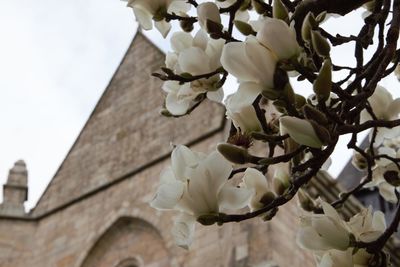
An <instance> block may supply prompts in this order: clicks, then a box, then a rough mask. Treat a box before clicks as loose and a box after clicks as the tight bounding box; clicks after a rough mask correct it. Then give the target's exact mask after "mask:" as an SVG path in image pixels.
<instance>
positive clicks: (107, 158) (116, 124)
mask: <svg viewBox="0 0 400 267" xmlns="http://www.w3.org/2000/svg"><path fill="white" fill-rule="evenodd" d="M163 63H164V54H163V53H162V52H161V51H160V50H159V49H157V48H156V47H155V46H154V45H153V44H152V43H151V42H150V41H149V40H148V39H147V38H146V37H144V36H143V35H142V34H141V33H138V34H137V35H136V37H135V38H134V40H133V41H132V44H131V46H130V47H129V49H128V51H127V53H126V55H125V57H124V59H123V60H122V62H121V64H120V66H119V67H118V69H117V71H116V72H115V74H114V76H113V78H112V80H111V82H110V84H109V85H108V87H107V88H106V90H105V92H104V94H103V96H102V97H101V99H100V101H99V102H98V104H97V106H96V107H95V109H94V111H93V113H92V114H91V116H90V118H89V120H88V121H87V123H86V125H85V126H84V128H83V130H82V131H81V133H80V135H79V137H78V138H77V140H76V141H75V143H74V145H73V146H72V148H71V150H70V151H69V153H68V155H67V157H66V158H65V160H64V162H63V163H62V164H61V166H60V168H59V169H58V171H57V173H56V174H55V176H54V178H53V179H52V181H51V182H50V184H49V186H48V187H47V189H46V191H45V193H44V194H43V195H42V197H41V199H40V200H39V202H38V205H37V206H36V208H35V209H34V210H33V214H34V215H38V216H39V215H41V214H44V213H46V212H48V211H50V210H53V209H57V208H59V207H60V206H63V205H66V204H67V203H71V202H74V201H75V200H77V199H79V198H80V197H82V196H84V195H85V194H90V193H91V192H94V191H96V190H98V189H99V188H102V187H104V186H105V185H107V184H110V183H112V182H113V181H116V180H118V179H121V178H122V177H124V176H127V175H129V173H132V172H134V171H135V170H140V169H141V168H144V167H145V166H146V165H148V164H149V163H151V162H155V161H157V159H160V158H165V157H166V156H167V155H168V153H169V152H170V149H171V148H170V145H169V144H170V142H173V143H183V144H188V143H190V142H193V141H194V140H196V139H199V138H201V137H202V136H205V135H207V134H210V133H212V132H215V131H219V130H221V127H222V126H223V125H222V122H223V118H224V114H223V109H222V108H221V107H220V106H219V105H217V104H213V103H210V102H206V103H204V105H201V106H200V107H199V108H198V109H197V110H195V111H194V112H193V113H192V114H191V115H190V116H187V117H184V118H180V119H171V118H165V117H162V116H161V115H159V110H160V108H161V106H162V103H163V98H164V93H163V92H162V90H161V85H162V82H161V81H160V80H158V79H156V78H153V77H151V73H152V72H155V71H158V70H159V68H160V66H162V65H163Z"/></svg>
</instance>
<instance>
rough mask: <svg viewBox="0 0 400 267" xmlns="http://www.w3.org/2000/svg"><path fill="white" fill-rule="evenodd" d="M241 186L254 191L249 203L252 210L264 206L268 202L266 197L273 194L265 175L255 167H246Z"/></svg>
mask: <svg viewBox="0 0 400 267" xmlns="http://www.w3.org/2000/svg"><path fill="white" fill-rule="evenodd" d="M241 186H242V187H244V188H247V189H251V190H253V191H254V195H253V197H252V198H251V201H250V203H249V207H250V209H251V211H254V210H258V209H261V208H262V207H264V206H265V204H266V203H265V200H266V199H265V198H266V197H270V196H273V193H272V192H271V190H270V189H269V187H268V184H267V179H266V177H265V175H264V174H262V173H261V172H260V171H258V170H256V169H254V168H247V169H246V171H245V172H244V176H243V182H242V184H241Z"/></svg>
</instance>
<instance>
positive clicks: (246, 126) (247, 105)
mask: <svg viewBox="0 0 400 267" xmlns="http://www.w3.org/2000/svg"><path fill="white" fill-rule="evenodd" d="M258 95H259V89H258V86H255V85H254V84H246V83H243V84H241V85H240V86H239V89H238V91H237V92H236V93H234V94H232V95H230V96H228V98H227V99H226V101H225V107H226V116H227V117H228V118H229V119H231V120H232V122H233V124H234V125H235V127H236V128H239V129H240V131H242V132H252V131H259V130H261V124H260V121H259V120H258V118H257V114H256V111H255V109H254V107H253V105H252V104H253V102H254V100H255V99H256V98H257V96H258Z"/></svg>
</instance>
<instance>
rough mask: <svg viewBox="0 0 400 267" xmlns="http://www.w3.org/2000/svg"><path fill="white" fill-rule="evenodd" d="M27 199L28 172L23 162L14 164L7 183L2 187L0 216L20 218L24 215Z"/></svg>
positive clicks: (19, 161)
mask: <svg viewBox="0 0 400 267" xmlns="http://www.w3.org/2000/svg"><path fill="white" fill-rule="evenodd" d="M27 197H28V171H27V170H26V165H25V162H24V161H23V160H18V161H17V162H15V164H14V167H12V168H11V169H10V172H9V174H8V179H7V183H6V184H5V185H4V186H3V203H2V204H0V214H5V215H14V216H18V215H19V216H22V215H24V214H25V208H24V202H25V201H26V200H27Z"/></svg>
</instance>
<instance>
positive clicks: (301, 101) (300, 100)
mask: <svg viewBox="0 0 400 267" xmlns="http://www.w3.org/2000/svg"><path fill="white" fill-rule="evenodd" d="M294 99H295V102H294V104H295V106H296V108H297V109H299V108H302V107H303V106H304V105H305V104H306V103H307V101H306V99H305V97H304V96H302V95H298V94H295V95H294Z"/></svg>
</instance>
